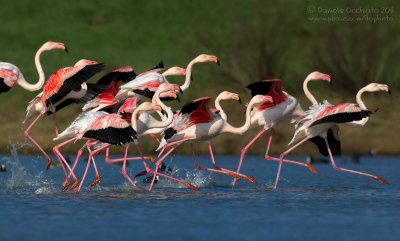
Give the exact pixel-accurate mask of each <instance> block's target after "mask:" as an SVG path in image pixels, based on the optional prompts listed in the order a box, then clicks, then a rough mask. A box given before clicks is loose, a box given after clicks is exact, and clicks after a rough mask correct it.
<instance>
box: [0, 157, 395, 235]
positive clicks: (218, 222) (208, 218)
mask: <svg viewBox="0 0 400 241" xmlns="http://www.w3.org/2000/svg"><path fill="white" fill-rule="evenodd" d="M71 159H72V156H71ZM216 159H217V163H218V164H219V165H220V166H221V167H225V168H228V169H234V168H235V166H236V165H237V161H238V157H225V156H217V157H216ZM292 159H293V160H297V161H303V162H304V161H305V158H304V157H292ZM346 160H347V158H345V157H344V158H338V159H337V164H338V165H339V166H342V167H345V168H349V169H355V170H359V171H365V172H370V173H373V174H376V175H380V176H381V177H383V178H385V179H386V180H387V181H389V182H390V185H383V184H381V183H379V182H377V181H375V180H373V179H370V178H368V177H363V176H358V175H355V174H349V173H344V172H338V171H334V170H333V169H332V167H331V166H330V165H329V164H315V165H314V167H315V168H316V169H317V170H318V171H319V172H320V174H319V175H317V174H314V173H311V172H310V171H308V169H306V168H304V167H300V166H294V165H290V164H286V165H284V166H283V170H282V178H281V180H280V183H279V186H278V189H277V190H273V188H272V186H273V182H274V179H275V172H276V170H277V163H276V162H272V161H265V160H264V159H263V158H261V157H247V158H246V159H245V163H244V167H243V169H242V170H243V173H245V174H247V175H250V176H252V177H254V178H255V179H256V180H258V181H259V183H250V182H248V181H243V180H241V181H239V182H238V183H237V186H235V187H234V188H232V187H231V186H230V182H231V178H230V177H229V176H226V175H223V174H215V173H210V172H207V171H198V170H196V169H195V168H194V164H193V161H192V159H191V157H187V156H173V157H171V158H169V159H167V160H166V163H167V164H168V165H170V166H171V167H173V168H174V171H173V174H172V175H173V176H174V177H178V178H181V179H183V180H185V181H188V182H190V183H192V184H194V185H196V186H198V187H199V188H200V189H201V190H200V191H193V190H190V189H187V188H185V187H184V186H182V185H180V184H176V183H174V182H172V181H169V180H166V179H162V178H161V179H160V181H159V183H157V184H156V186H155V187H154V188H153V190H152V191H151V192H148V191H147V190H146V189H145V188H148V184H146V183H143V181H142V179H143V178H138V179H136V181H137V185H138V186H140V187H139V188H135V189H134V188H132V186H131V184H130V183H128V182H127V181H126V180H125V178H124V177H123V176H122V174H121V167H120V166H116V165H110V164H107V163H105V162H104V159H103V156H98V157H96V164H97V166H98V168H99V172H100V175H101V177H102V179H101V182H100V183H99V184H98V185H97V186H95V187H89V184H90V183H91V182H92V181H93V180H94V178H95V177H94V172H93V170H92V168H91V169H90V171H89V174H88V177H87V179H86V181H85V183H84V185H83V189H82V190H81V193H80V194H79V195H76V194H74V193H73V192H72V191H67V192H64V193H62V192H61V184H62V182H63V174H62V171H61V169H60V168H54V169H50V170H49V171H45V170H44V168H45V164H46V160H45V159H43V158H42V157H40V156H21V155H18V154H17V151H16V150H13V154H12V155H5V156H0V163H5V164H6V167H7V171H6V172H0V200H1V201H0V240H1V241H5V240H7V241H8V240H43V241H46V240H58V241H60V240H97V241H102V240H113V239H117V240H122V239H124V240H155V239H157V240H344V239H346V240H373V239H375V240H400V228H399V225H400V159H399V158H395V157H362V158H361V161H360V163H358V164H357V163H350V162H346ZM198 161H199V163H200V164H201V165H202V166H207V167H210V166H211V165H210V164H211V162H210V159H209V157H208V156H202V157H199V158H198ZM130 164H131V165H130V166H129V167H128V174H129V175H130V176H131V177H132V176H134V175H135V174H136V173H137V172H139V171H142V170H143V169H142V167H141V165H140V163H139V162H131V163H130ZM85 165H86V163H85V162H84V161H81V162H80V163H79V164H78V167H77V170H76V173H77V175H78V176H79V177H80V176H81V175H82V173H83V170H84V168H85Z"/></svg>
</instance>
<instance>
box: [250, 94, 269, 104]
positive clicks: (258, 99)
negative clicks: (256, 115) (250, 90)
mask: <svg viewBox="0 0 400 241" xmlns="http://www.w3.org/2000/svg"><path fill="white" fill-rule="evenodd" d="M264 103H271V104H274V105H275V101H274V99H272V97H271V96H269V95H256V96H254V97H253V98H251V100H250V103H249V105H252V106H254V105H261V104H264Z"/></svg>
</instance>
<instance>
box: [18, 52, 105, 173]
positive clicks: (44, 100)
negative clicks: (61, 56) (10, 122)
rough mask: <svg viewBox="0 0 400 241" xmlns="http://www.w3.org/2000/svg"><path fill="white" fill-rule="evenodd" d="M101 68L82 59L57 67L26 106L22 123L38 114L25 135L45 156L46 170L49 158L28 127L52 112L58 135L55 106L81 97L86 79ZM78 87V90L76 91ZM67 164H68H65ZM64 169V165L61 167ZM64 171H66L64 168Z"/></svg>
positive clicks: (101, 67)
mask: <svg viewBox="0 0 400 241" xmlns="http://www.w3.org/2000/svg"><path fill="white" fill-rule="evenodd" d="M102 69H103V64H102V63H101V64H98V63H97V62H96V61H90V60H85V59H82V60H80V61H78V62H77V63H76V64H75V66H74V67H66V68H62V69H59V70H58V71H56V72H55V73H54V74H53V75H52V76H50V78H49V80H48V81H47V83H46V84H45V86H44V87H43V91H42V92H41V93H40V94H39V95H37V96H36V97H35V98H34V99H33V100H32V101H31V102H30V104H29V106H28V108H27V115H26V119H25V120H24V122H23V123H25V122H27V121H28V120H29V119H31V118H32V117H33V116H34V115H35V114H38V113H39V114H38V115H37V117H36V118H35V120H34V121H33V122H32V123H31V124H30V125H29V127H28V128H27V129H26V130H25V135H26V136H27V137H28V138H29V140H31V141H32V143H33V144H35V145H36V146H37V147H38V148H39V150H40V151H41V152H42V153H43V155H45V157H46V158H47V160H48V162H47V166H46V170H47V169H48V168H49V166H50V164H51V162H52V161H51V159H50V157H49V156H48V155H47V153H46V152H45V151H44V150H43V149H42V148H41V147H40V145H39V144H38V143H37V142H36V141H35V140H34V139H33V138H32V137H31V136H30V135H29V131H30V129H31V128H32V127H33V125H34V124H35V123H36V122H37V121H38V120H39V118H40V117H41V116H42V115H44V114H45V113H46V112H48V111H51V112H53V113H54V124H55V126H56V135H58V130H57V124H56V119H55V111H56V107H57V105H59V104H62V103H63V101H66V100H68V99H71V98H76V99H78V98H81V97H82V96H83V95H84V94H85V93H86V89H87V85H86V83H85V82H86V81H87V80H88V79H89V78H90V77H92V76H93V75H94V74H96V73H97V72H100V71H101V70H102ZM77 89H78V91H76V90H77ZM67 166H68V164H67ZM63 169H64V167H63ZM64 173H65V174H66V171H65V169H64Z"/></svg>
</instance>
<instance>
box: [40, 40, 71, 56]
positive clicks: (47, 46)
mask: <svg viewBox="0 0 400 241" xmlns="http://www.w3.org/2000/svg"><path fill="white" fill-rule="evenodd" d="M42 48H43V49H44V50H53V49H62V50H64V51H65V52H67V53H68V49H67V47H66V46H65V44H63V43H57V42H53V41H48V42H46V43H44V44H43V45H42Z"/></svg>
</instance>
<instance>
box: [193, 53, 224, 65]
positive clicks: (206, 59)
mask: <svg viewBox="0 0 400 241" xmlns="http://www.w3.org/2000/svg"><path fill="white" fill-rule="evenodd" d="M194 61H195V62H197V63H204V62H215V63H217V64H218V65H220V63H219V60H218V58H217V57H216V56H214V55H208V54H200V55H199V56H197V57H196V58H195V59H194Z"/></svg>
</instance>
